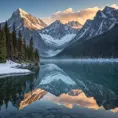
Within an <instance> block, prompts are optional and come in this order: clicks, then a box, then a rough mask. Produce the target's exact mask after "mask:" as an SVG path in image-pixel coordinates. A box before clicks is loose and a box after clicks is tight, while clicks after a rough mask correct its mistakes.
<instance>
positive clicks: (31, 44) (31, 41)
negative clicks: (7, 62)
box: [29, 37, 34, 61]
mask: <svg viewBox="0 0 118 118" xmlns="http://www.w3.org/2000/svg"><path fill="white" fill-rule="evenodd" d="M29 48H30V49H29V50H30V59H31V60H32V61H33V59H34V50H33V38H32V37H31V40H30V47H29Z"/></svg>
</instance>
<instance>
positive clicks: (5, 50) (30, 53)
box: [0, 21, 39, 63]
mask: <svg viewBox="0 0 118 118" xmlns="http://www.w3.org/2000/svg"><path fill="white" fill-rule="evenodd" d="M7 59H10V60H13V61H19V62H20V61H32V62H35V61H36V62H38V61H39V53H38V50H37V49H34V48H33V38H31V39H30V43H29V44H26V41H25V39H22V35H21V32H20V31H19V34H18V36H17V35H16V29H15V24H14V25H13V31H12V32H10V31H9V28H8V23H7V21H6V23H5V25H4V27H1V26H0V63H2V62H6V60H7Z"/></svg>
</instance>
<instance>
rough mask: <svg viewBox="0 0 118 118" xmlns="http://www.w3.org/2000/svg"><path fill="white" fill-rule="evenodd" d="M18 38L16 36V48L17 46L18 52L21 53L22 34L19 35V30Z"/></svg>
mask: <svg viewBox="0 0 118 118" xmlns="http://www.w3.org/2000/svg"><path fill="white" fill-rule="evenodd" d="M18 36H19V38H18V44H17V46H18V47H17V48H18V51H19V54H20V55H21V54H22V48H23V46H22V35H21V32H20V31H19V34H18Z"/></svg>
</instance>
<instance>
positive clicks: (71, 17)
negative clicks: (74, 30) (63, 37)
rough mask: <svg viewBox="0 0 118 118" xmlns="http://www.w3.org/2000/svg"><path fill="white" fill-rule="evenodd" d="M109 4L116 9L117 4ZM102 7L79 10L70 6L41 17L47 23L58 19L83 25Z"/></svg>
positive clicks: (117, 7)
mask: <svg viewBox="0 0 118 118" xmlns="http://www.w3.org/2000/svg"><path fill="white" fill-rule="evenodd" d="M109 6H110V7H113V8H115V9H118V6H117V5H116V4H113V5H109ZM103 8H104V7H101V8H99V7H93V8H87V9H83V10H80V11H74V10H73V9H72V8H68V9H66V10H64V11H57V12H56V13H54V14H52V15H51V17H48V18H42V20H43V21H44V22H45V23H47V24H50V23H52V22H54V21H55V20H60V21H61V22H63V23H67V22H69V21H78V22H79V23H80V24H82V25H83V24H84V23H85V22H86V20H87V19H93V18H94V16H95V15H96V13H97V11H98V10H102V9H103Z"/></svg>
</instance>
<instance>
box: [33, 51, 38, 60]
mask: <svg viewBox="0 0 118 118" xmlns="http://www.w3.org/2000/svg"><path fill="white" fill-rule="evenodd" d="M34 55H35V60H36V61H39V52H38V50H37V49H36V50H35V52H34Z"/></svg>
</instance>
